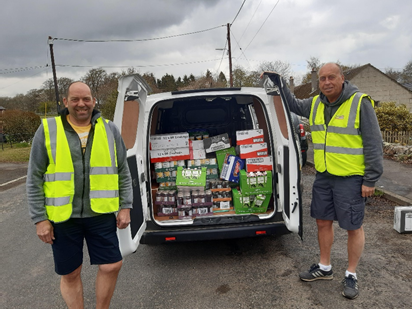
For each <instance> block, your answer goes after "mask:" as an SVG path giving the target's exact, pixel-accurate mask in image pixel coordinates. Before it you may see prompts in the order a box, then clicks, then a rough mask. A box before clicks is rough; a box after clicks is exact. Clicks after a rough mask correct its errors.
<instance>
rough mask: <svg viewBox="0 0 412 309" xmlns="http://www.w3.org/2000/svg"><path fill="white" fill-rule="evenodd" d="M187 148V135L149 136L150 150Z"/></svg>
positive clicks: (184, 133)
mask: <svg viewBox="0 0 412 309" xmlns="http://www.w3.org/2000/svg"><path fill="white" fill-rule="evenodd" d="M185 147H189V133H187V132H180V133H170V134H156V135H151V136H150V149H151V150H159V149H172V148H185Z"/></svg>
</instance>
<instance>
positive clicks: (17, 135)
mask: <svg viewBox="0 0 412 309" xmlns="http://www.w3.org/2000/svg"><path fill="white" fill-rule="evenodd" d="M40 123H41V121H40V117H39V116H38V115H36V114H35V113H32V112H25V111H22V110H6V111H5V112H4V117H3V126H4V127H3V131H4V133H5V134H6V135H7V140H8V141H9V142H10V145H12V144H13V143H16V142H23V141H26V142H30V141H31V140H32V139H33V136H34V133H36V130H37V128H38V127H39V125H40Z"/></svg>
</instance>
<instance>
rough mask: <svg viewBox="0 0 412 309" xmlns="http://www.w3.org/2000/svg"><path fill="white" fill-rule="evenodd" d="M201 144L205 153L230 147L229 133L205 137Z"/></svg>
mask: <svg viewBox="0 0 412 309" xmlns="http://www.w3.org/2000/svg"><path fill="white" fill-rule="evenodd" d="M203 146H204V148H205V150H206V152H207V153H210V152H215V151H218V150H222V149H226V148H230V141H229V135H228V134H227V133H225V134H220V135H216V136H212V137H209V138H206V139H204V140H203Z"/></svg>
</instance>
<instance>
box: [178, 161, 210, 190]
mask: <svg viewBox="0 0 412 309" xmlns="http://www.w3.org/2000/svg"><path fill="white" fill-rule="evenodd" d="M205 185H206V167H202V168H199V169H196V168H194V169H192V168H182V167H181V166H179V167H178V168H177V175H176V186H177V187H178V188H187V187H189V188H190V187H203V188H204V187H205Z"/></svg>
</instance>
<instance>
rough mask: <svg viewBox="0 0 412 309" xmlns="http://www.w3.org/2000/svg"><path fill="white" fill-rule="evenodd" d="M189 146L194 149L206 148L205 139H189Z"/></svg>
mask: <svg viewBox="0 0 412 309" xmlns="http://www.w3.org/2000/svg"><path fill="white" fill-rule="evenodd" d="M189 148H190V149H193V150H195V149H196V150H197V149H203V150H204V149H205V146H204V143H203V140H200V141H196V140H195V141H192V140H189Z"/></svg>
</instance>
